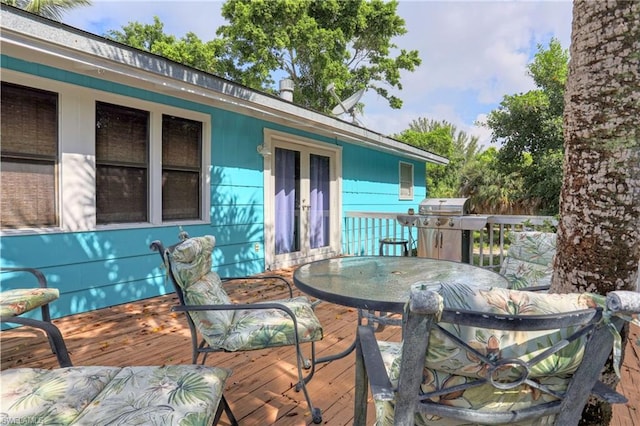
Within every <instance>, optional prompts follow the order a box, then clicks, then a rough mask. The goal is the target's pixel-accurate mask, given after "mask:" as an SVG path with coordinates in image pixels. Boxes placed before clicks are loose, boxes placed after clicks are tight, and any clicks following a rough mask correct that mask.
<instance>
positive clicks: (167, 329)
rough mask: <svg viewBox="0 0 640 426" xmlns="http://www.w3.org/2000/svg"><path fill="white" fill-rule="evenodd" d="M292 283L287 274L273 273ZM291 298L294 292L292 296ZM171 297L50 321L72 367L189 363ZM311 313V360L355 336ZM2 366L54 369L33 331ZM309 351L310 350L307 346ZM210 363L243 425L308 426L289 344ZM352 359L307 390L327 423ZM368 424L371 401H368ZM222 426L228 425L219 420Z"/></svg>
mask: <svg viewBox="0 0 640 426" xmlns="http://www.w3.org/2000/svg"><path fill="white" fill-rule="evenodd" d="M279 273H282V274H283V275H284V276H286V277H288V278H290V277H291V270H286V271H279ZM295 293H296V294H300V293H299V292H298V291H295ZM230 295H231V297H232V299H234V300H236V301H243V302H250V301H255V300H264V299H272V298H281V297H286V292H285V289H284V287H283V286H280V285H273V284H269V283H267V284H246V283H239V284H237V285H236V286H235V289H234V290H233V291H232V292H230ZM176 302H177V300H176V297H175V295H174V294H171V295H166V296H160V297H154V298H151V299H145V300H142V301H138V302H135V303H127V304H124V305H118V306H114V307H110V308H106V309H100V310H98V311H93V312H88V313H83V314H78V315H73V316H69V317H65V318H60V319H56V320H54V323H55V324H56V325H57V326H58V327H59V328H60V330H61V331H62V333H63V335H64V336H65V341H66V343H67V346H68V348H69V351H70V356H71V360H72V361H73V363H74V365H116V366H118V365H163V364H189V363H190V362H191V347H190V337H189V330H188V327H187V325H186V321H184V318H183V317H182V315H183V314H182V313H175V312H171V307H172V306H174V305H176ZM316 313H317V315H318V317H319V318H320V321H321V322H322V324H323V326H324V328H325V338H324V339H323V340H322V341H321V342H319V343H318V344H317V345H316V348H317V351H316V352H317V356H319V357H322V356H326V355H328V354H334V353H338V352H341V351H343V350H345V349H347V348H348V347H349V345H350V344H351V342H352V341H353V338H354V335H355V327H356V321H357V313H356V311H355V310H354V309H350V308H346V307H343V306H337V305H332V304H330V303H326V302H323V303H321V304H320V305H319V306H318V307H317V309H316ZM631 331H632V332H631V335H630V336H629V339H628V341H627V343H626V350H625V359H624V364H623V366H622V368H621V371H622V374H623V378H622V381H621V382H620V384H619V388H618V389H619V390H620V391H621V392H622V393H623V394H624V395H625V396H626V397H627V398H628V399H629V402H628V403H627V404H622V405H617V406H615V408H614V421H613V422H612V423H611V425H613V426H640V363H639V361H638V360H639V358H640V348H638V347H637V346H636V345H635V344H632V342H635V341H637V339H638V338H639V334H640V333H639V331H640V330H639V328H638V327H635V326H632V328H631ZM378 336H379V338H382V339H393V340H397V339H400V332H399V328H398V327H387V328H386V329H385V330H384V331H382V332H381V333H379V334H378ZM0 350H1V354H0V356H1V368H2V369H6V368H14V367H41V368H54V367H56V366H57V362H56V358H55V356H53V355H52V354H51V351H50V349H49V346H48V342H47V339H46V337H45V335H44V334H43V333H42V332H41V331H39V330H34V329H29V328H27V327H21V328H19V329H14V330H8V331H3V332H2V333H0ZM304 350H305V353H308V345H305V348H304ZM207 364H208V365H219V366H222V367H227V368H231V369H232V370H233V375H232V376H231V378H230V379H229V381H228V382H227V385H226V388H225V395H226V398H227V400H228V401H229V403H230V405H231V407H232V410H233V412H234V414H235V415H236V417H237V419H238V420H239V422H240V424H241V425H243V426H244V425H246V426H253V425H255V426H263V425H277V426H300V425H309V424H312V423H311V415H310V413H309V410H308V408H307V404H306V402H305V399H304V395H303V394H302V393H301V392H296V391H295V390H294V389H293V386H294V383H295V381H296V375H297V373H296V367H295V353H294V351H293V349H292V348H290V347H283V348H276V349H271V350H258V351H251V352H240V353H214V354H210V355H209V358H208V360H207ZM353 366H354V354H353V353H351V354H350V355H348V356H347V357H345V358H342V359H339V360H336V361H332V362H330V363H324V364H320V365H319V366H317V369H316V372H315V376H314V378H313V380H312V381H311V382H310V383H309V385H308V390H309V392H310V394H311V397H312V400H313V402H314V404H315V405H316V406H318V407H319V408H321V409H322V414H323V423H324V424H326V425H332V426H333V425H335V426H342V425H350V424H352V422H353V391H354V389H353V387H354V371H353ZM368 418H369V423H370V424H373V419H374V411H373V404H372V403H370V404H369V409H368ZM220 424H221V425H223V426H224V425H228V422H227V420H226V417H225V416H224V415H223V416H222V421H221V423H220Z"/></svg>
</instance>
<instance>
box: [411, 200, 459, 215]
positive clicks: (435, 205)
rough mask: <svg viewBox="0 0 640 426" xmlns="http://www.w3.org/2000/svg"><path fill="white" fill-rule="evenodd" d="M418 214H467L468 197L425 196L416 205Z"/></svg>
mask: <svg viewBox="0 0 640 426" xmlns="http://www.w3.org/2000/svg"><path fill="white" fill-rule="evenodd" d="M418 214H420V215H465V214H469V198H425V199H424V200H422V201H421V202H420V206H419V207H418Z"/></svg>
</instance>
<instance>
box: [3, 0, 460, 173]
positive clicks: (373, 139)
mask: <svg viewBox="0 0 640 426" xmlns="http://www.w3.org/2000/svg"><path fill="white" fill-rule="evenodd" d="M0 42H1V44H2V52H3V54H7V55H11V56H18V57H22V58H33V55H34V54H38V55H42V56H46V57H48V58H49V60H51V61H52V62H53V63H55V64H56V65H57V66H60V67H62V68H65V69H68V70H70V71H73V72H77V73H85V74H88V75H92V76H95V77H97V78H104V79H114V78H115V77H117V78H118V80H119V81H122V82H124V83H129V84H135V86H136V87H144V88H146V89H149V90H153V91H158V92H161V93H165V94H168V95H170V96H176V97H182V98H188V99H193V100H197V101H199V102H205V103H211V101H213V102H214V103H215V106H216V107H219V108H223V109H227V110H231V111H237V112H243V113H245V114H249V115H252V116H255V117H260V118H264V119H265V120H268V121H273V122H277V123H282V124H284V125H287V126H290V127H293V128H297V129H300V130H303V131H311V132H313V133H318V134H321V135H323V136H326V137H330V138H336V139H339V140H342V141H344V142H348V143H352V144H356V145H361V146H366V147H368V148H370V149H374V150H378V151H383V152H387V153H391V154H394V155H398V156H401V157H403V158H409V159H413V160H417V161H426V162H429V163H434V164H447V163H448V162H449V160H448V159H446V158H444V157H441V156H439V155H436V154H433V153H431V152H428V151H424V150H421V149H418V148H415V147H413V146H411V145H407V144H405V143H403V142H400V141H398V140H395V139H393V138H389V137H386V136H383V135H381V134H379V133H377V132H373V131H371V130H368V129H365V128H362V127H359V126H356V125H354V124H351V123H348V122H345V121H342V120H340V119H337V118H334V117H331V116H328V115H324V114H321V113H318V112H315V111H312V110H309V109H306V108H302V107H300V106H297V105H295V104H293V103H291V102H288V101H286V100H284V99H281V98H278V97H275V96H270V95H267V94H265V93H261V92H259V91H255V90H252V89H249V88H247V87H245V86H242V85H239V84H235V83H233V82H231V81H229V80H226V79H223V78H220V77H217V76H214V75H212V74H208V73H205V72H202V71H198V70H195V69H193V68H190V67H187V66H184V65H181V64H179V63H176V62H172V61H170V60H167V59H164V58H162V57H160V56H157V55H153V54H150V53H147V52H143V51H141V50H137V49H134V48H130V47H128V46H125V45H122V44H119V43H116V42H113V41H110V40H107V39H105V38H103V37H100V36H97V35H94V34H91V33H87V32H85V31H82V30H79V29H77V28H74V27H70V26H68V25H65V24H62V23H59V22H55V21H51V20H48V19H45V18H41V17H39V16H36V15H32V14H29V13H26V12H24V11H21V10H19V9H15V8H13V7H10V6H6V5H4V4H2V27H1V28H0Z"/></svg>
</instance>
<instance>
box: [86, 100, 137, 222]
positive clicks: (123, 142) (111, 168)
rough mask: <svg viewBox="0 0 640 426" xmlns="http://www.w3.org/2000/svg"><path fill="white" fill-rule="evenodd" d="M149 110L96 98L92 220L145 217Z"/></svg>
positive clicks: (121, 220)
mask: <svg viewBox="0 0 640 426" xmlns="http://www.w3.org/2000/svg"><path fill="white" fill-rule="evenodd" d="M148 179H149V112H148V111H143V110H139V109H135V108H129V107H124V106H120V105H113V104H108V103H104V102H96V223H97V224H109V223H127V222H146V221H147V220H148V205H149V204H148V188H149V184H148Z"/></svg>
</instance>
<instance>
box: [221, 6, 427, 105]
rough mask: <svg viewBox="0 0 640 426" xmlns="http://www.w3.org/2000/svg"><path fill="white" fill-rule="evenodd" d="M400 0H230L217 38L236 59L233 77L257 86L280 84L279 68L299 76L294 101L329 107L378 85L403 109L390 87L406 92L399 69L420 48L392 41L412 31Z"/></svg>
mask: <svg viewBox="0 0 640 426" xmlns="http://www.w3.org/2000/svg"><path fill="white" fill-rule="evenodd" d="M397 5H398V3H397V1H395V0H392V1H382V0H366V1H365V0H228V1H226V2H225V4H224V5H223V7H222V15H223V17H224V18H226V20H227V21H228V22H229V25H225V26H221V27H220V28H219V29H218V32H217V33H218V35H219V36H222V37H223V39H224V41H225V43H226V45H227V46H228V47H229V50H228V52H227V56H226V59H227V60H228V61H233V63H235V73H236V74H235V75H233V76H232V77H233V79H234V80H235V81H238V82H241V83H244V84H246V85H248V86H251V87H266V86H270V85H273V84H274V81H273V79H272V76H273V75H274V73H276V75H278V73H283V74H284V75H285V76H286V77H287V78H290V79H291V80H293V82H294V85H295V89H294V102H295V103H296V104H299V105H302V106H304V107H307V108H310V109H314V110H316V111H324V112H328V111H330V110H331V109H332V107H333V106H334V105H335V100H334V99H333V98H332V96H331V94H330V93H328V92H327V90H326V88H327V86H328V85H329V83H334V84H335V92H336V94H337V95H338V96H339V97H340V98H345V97H347V96H349V95H351V94H353V93H354V92H355V91H357V90H359V89H363V88H368V89H373V90H375V91H376V92H377V93H378V94H379V95H380V96H382V97H384V98H385V99H387V100H388V101H389V105H390V106H391V107H392V108H400V107H401V105H402V101H401V100H400V99H399V98H397V97H396V96H393V95H392V94H391V93H389V91H388V89H387V88H388V87H391V88H396V89H402V84H401V82H400V71H401V70H407V71H413V70H414V69H415V68H416V67H417V66H418V65H420V58H419V57H418V52H417V51H415V50H412V51H406V50H404V49H401V50H399V52H398V53H397V56H395V57H392V56H391V55H392V50H394V51H396V52H397V46H396V45H395V44H393V43H392V42H391V40H392V39H393V38H394V37H397V36H401V35H403V34H405V33H406V29H405V23H404V20H403V19H401V18H400V17H399V16H398V15H397V14H396V9H397Z"/></svg>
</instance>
